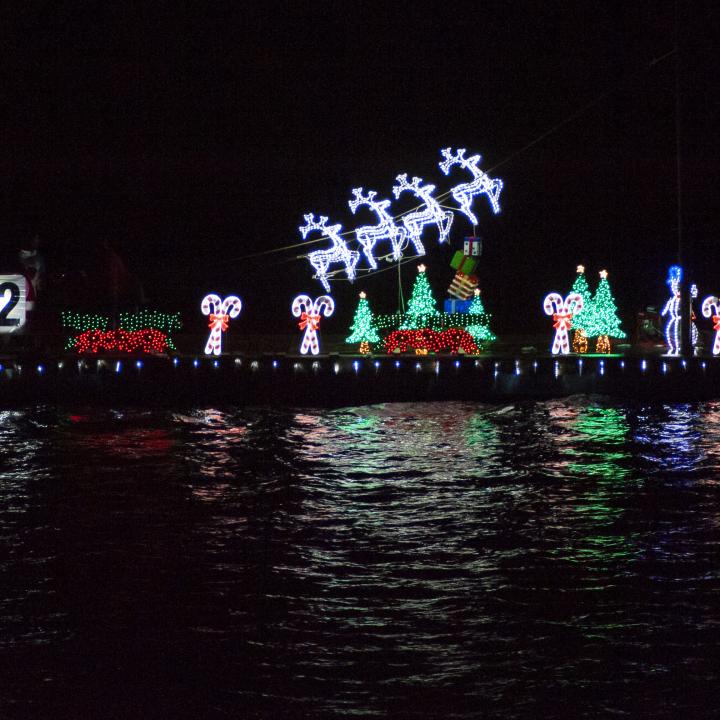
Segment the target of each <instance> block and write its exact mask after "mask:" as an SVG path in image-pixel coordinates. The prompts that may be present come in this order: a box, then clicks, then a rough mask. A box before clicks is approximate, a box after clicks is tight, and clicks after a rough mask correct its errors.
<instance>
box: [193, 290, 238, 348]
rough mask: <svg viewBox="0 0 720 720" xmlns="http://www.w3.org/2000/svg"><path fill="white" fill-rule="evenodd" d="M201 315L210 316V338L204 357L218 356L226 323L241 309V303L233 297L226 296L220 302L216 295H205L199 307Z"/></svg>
mask: <svg viewBox="0 0 720 720" xmlns="http://www.w3.org/2000/svg"><path fill="white" fill-rule="evenodd" d="M200 309H201V310H202V313H203V315H209V316H210V323H209V324H208V327H209V328H210V337H209V338H208V341H207V343H206V344H205V354H206V355H219V354H220V347H221V345H222V334H223V332H225V330H227V329H228V323H229V321H230V320H231V319H232V318H236V317H237V316H238V315H239V314H240V310H241V309H242V301H241V300H240V298H239V297H236V296H235V295H228V296H227V297H226V298H225V299H224V300H221V299H220V297H219V296H218V295H215V294H214V293H210V294H209V295H206V296H205V297H204V298H203V300H202V304H201V305H200Z"/></svg>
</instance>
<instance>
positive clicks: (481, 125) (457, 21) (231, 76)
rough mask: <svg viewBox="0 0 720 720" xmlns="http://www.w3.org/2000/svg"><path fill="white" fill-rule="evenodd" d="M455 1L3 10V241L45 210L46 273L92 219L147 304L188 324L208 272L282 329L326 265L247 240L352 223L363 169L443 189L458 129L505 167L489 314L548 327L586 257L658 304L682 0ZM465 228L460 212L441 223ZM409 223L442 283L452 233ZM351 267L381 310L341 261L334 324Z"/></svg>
mask: <svg viewBox="0 0 720 720" xmlns="http://www.w3.org/2000/svg"><path fill="white" fill-rule="evenodd" d="M451 10H452V9H451V8H447V7H445V6H437V8H436V12H427V11H426V12H425V13H422V12H420V10H419V9H416V8H413V9H412V10H408V9H406V8H384V9H382V10H372V9H369V8H356V7H355V6H353V7H352V8H351V9H348V7H347V6H342V7H341V6H338V5H332V4H330V5H320V4H317V5H313V6H312V7H307V8H303V9H296V8H293V7H291V6H290V5H288V6H283V5H282V4H275V5H273V6H271V7H269V8H268V7H265V6H264V7H252V6H251V7H249V8H242V10H237V9H234V10H227V9H226V8H225V9H224V8H222V7H220V6H213V7H212V9H210V10H207V9H206V8H203V9H202V10H201V9H199V8H198V9H195V11H194V12H189V11H186V12H185V13H184V14H182V13H173V14H171V13H169V12H162V11H156V10H150V9H148V8H141V9H140V10H138V11H137V12H136V13H134V14H131V13H129V12H128V11H127V10H125V9H123V8H118V7H115V8H102V10H98V11H97V13H98V14H92V15H91V14H90V13H85V14H82V13H80V12H78V11H75V12H73V11H67V10H63V9H58V8H56V7H54V6H50V5H45V4H41V5H37V6H33V7H31V8H23V9H22V10H20V11H18V10H17V9H15V10H14V11H13V12H10V11H9V10H7V9H6V11H5V15H6V17H4V18H3V21H4V22H3V28H4V29H3V31H2V32H3V35H4V36H5V37H4V40H5V44H6V46H8V47H9V52H8V57H9V70H10V72H9V73H8V76H9V82H8V84H7V86H6V91H7V97H5V98H4V102H3V105H4V111H5V113H6V118H7V120H6V123H5V133H4V148H5V151H4V152H3V153H2V159H3V163H2V167H3V172H2V183H3V186H2V208H3V210H2V217H3V223H4V230H5V236H6V241H7V242H6V243H5V246H6V247H5V250H6V253H7V252H8V251H10V252H12V251H14V249H15V247H16V243H17V242H19V241H20V240H21V239H22V238H23V237H26V236H28V235H31V234H33V233H35V232H39V233H40V234H41V236H42V237H43V241H44V251H45V253H46V255H47V258H48V265H49V271H50V272H53V271H57V270H59V269H60V268H61V267H62V266H63V265H72V264H73V263H75V264H78V263H79V262H80V260H79V258H81V257H82V255H83V253H84V251H85V250H86V248H87V247H88V244H93V243H99V242H100V241H101V240H103V239H108V240H109V241H110V242H111V244H113V245H114V247H115V248H116V249H117V250H118V252H119V253H120V254H121V256H122V257H123V258H124V259H125V261H126V262H127V264H128V265H129V266H130V268H131V269H133V270H134V271H135V272H136V273H137V274H138V275H139V276H140V278H141V279H142V281H143V284H144V286H145V290H146V294H147V295H148V299H149V305H150V306H154V307H164V308H167V309H179V310H182V311H183V315H184V319H185V323H186V327H188V328H193V327H194V326H195V324H197V326H198V327H201V326H202V325H203V324H204V318H203V316H202V315H201V314H200V313H199V311H197V308H198V306H199V301H200V298H201V297H202V295H203V294H204V293H205V292H208V291H220V292H234V293H236V294H238V295H240V296H241V297H242V298H243V302H244V310H243V313H242V315H241V317H240V318H239V319H238V326H237V327H238V330H237V331H238V332H242V331H243V330H245V331H247V332H258V331H261V330H262V329H263V328H267V329H268V331H274V332H285V331H288V332H289V331H291V330H292V328H293V326H294V319H293V318H292V316H291V315H290V311H289V307H290V301H291V299H292V297H293V296H294V295H295V294H297V293H300V292H309V293H311V294H321V293H322V292H323V291H322V286H321V285H320V284H319V283H318V282H317V281H315V280H312V279H311V275H312V272H311V270H312V269H311V268H310V266H309V264H308V263H307V261H306V260H293V258H294V256H295V255H297V254H299V251H292V250H289V251H284V252H278V253H273V254H269V255H266V256H261V257H254V258H247V257H245V256H248V255H253V254H255V253H259V252H263V251H266V250H273V249H275V248H279V247H284V246H286V245H290V244H293V243H297V242H300V241H301V239H302V238H301V237H300V234H299V233H298V232H297V228H298V226H299V225H301V224H302V223H303V214H304V213H307V212H315V213H316V214H324V215H328V216H329V218H330V220H331V222H339V223H341V224H342V225H343V230H349V229H352V228H354V227H356V226H357V225H358V224H362V223H366V222H371V221H372V216H371V215H370V214H362V215H361V214H360V213H365V212H366V211H364V210H362V211H360V212H359V213H358V216H357V217H354V216H353V215H352V214H351V213H350V211H349V209H348V206H347V201H348V200H349V199H350V197H351V190H352V188H353V187H357V186H360V185H362V186H363V187H364V188H366V189H368V188H371V189H375V190H377V191H378V192H379V193H380V194H381V195H383V196H384V197H391V195H390V190H391V187H392V184H393V181H394V178H395V176H396V175H397V174H398V173H401V172H408V173H410V174H415V175H419V176H420V177H422V178H424V179H425V180H426V181H428V182H433V183H434V184H436V186H437V188H438V189H437V194H439V193H441V192H444V191H445V190H448V189H449V188H450V187H451V186H452V185H453V184H455V183H457V182H458V181H460V180H461V179H462V178H463V175H462V173H461V172H459V171H457V170H456V171H454V172H453V174H452V175H451V176H450V178H446V177H444V176H443V175H442V173H441V172H440V170H439V168H438V166H437V163H438V162H439V161H440V159H441V157H440V149H441V148H443V147H447V146H452V147H466V148H468V152H469V153H470V152H472V153H479V154H481V155H482V156H483V160H482V163H481V167H482V168H483V169H484V170H486V171H490V170H491V169H492V168H495V167H496V166H497V169H495V170H493V171H492V173H491V174H493V175H494V176H497V177H500V178H502V180H503V181H504V184H505V188H504V190H503V193H502V195H501V205H502V213H501V214H500V215H498V216H493V215H492V213H491V212H490V210H489V207H488V205H487V203H486V202H485V201H484V200H483V199H482V198H479V199H477V200H476V202H475V204H474V208H475V209H476V211H477V214H478V217H479V219H480V234H481V235H482V236H483V237H484V239H485V244H484V255H483V257H482V259H481V263H480V267H479V271H478V274H479V277H480V282H481V287H482V289H483V294H484V298H485V302H486V307H487V309H488V310H489V311H490V312H491V313H492V315H493V328H494V329H495V330H496V332H499V333H518V332H523V331H524V330H525V329H527V331H528V332H541V331H542V330H543V329H545V328H546V326H547V318H545V317H544V315H543V313H542V307H541V299H542V297H543V296H544V294H545V293H547V292H549V291H551V290H558V291H562V292H567V291H568V290H569V288H570V286H571V285H572V282H573V280H574V276H575V266H576V265H577V264H578V263H583V264H585V265H586V267H587V273H588V279H589V280H590V282H591V285H594V284H595V279H596V278H597V275H596V273H597V271H599V270H600V269H602V268H607V269H608V271H609V273H610V277H609V279H610V282H611V285H612V288H613V292H614V294H615V297H616V298H617V301H618V305H619V307H620V314H621V317H622V318H623V321H624V326H625V329H626V330H627V331H630V332H631V331H632V330H633V327H634V315H635V313H636V312H637V311H638V310H641V309H643V308H644V307H646V306H648V305H654V306H656V307H657V306H659V305H661V304H662V302H663V299H664V297H665V285H664V280H665V276H666V273H667V267H668V265H670V264H672V263H674V262H675V261H676V255H677V207H676V202H677V192H676V190H677V177H676V148H675V128H676V126H675V74H674V72H675V71H674V63H675V58H674V55H672V54H670V55H668V53H672V50H673V44H674V33H675V23H674V10H675V7H674V3H659V4H658V3H649V2H648V3H635V4H632V5H631V6H626V5H619V6H618V7H616V8H615V7H611V6H602V7H595V6H594V5H591V4H589V3H588V4H585V3H580V4H576V5H575V6H573V7H570V8H566V7H564V6H563V5H562V4H559V3H558V4H555V5H546V6H544V7H543V9H542V11H538V10H537V9H536V7H535V6H534V4H530V3H527V4H516V5H512V6H508V5H506V4H500V3H497V4H488V5H485V6H484V7H483V8H482V9H480V8H475V10H474V11H472V13H470V14H465V15H463V16H462V17H457V16H452V15H450V14H449V12H450V11H451ZM683 10H684V12H683V14H682V17H681V19H680V20H681V22H680V24H679V32H680V49H681V56H680V59H681V97H680V101H681V103H680V104H681V124H680V128H681V139H682V154H681V159H682V184H683V196H682V198H683V219H682V223H683V236H684V239H685V245H686V250H687V258H688V262H687V263H686V269H687V270H688V273H689V276H690V277H692V279H694V280H695V281H696V282H697V283H698V284H699V286H700V291H701V293H706V294H707V293H717V292H718V290H719V289H720V288H719V287H718V286H717V285H716V283H717V281H716V279H715V277H714V269H713V268H711V263H710V262H708V261H707V260H708V257H707V256H706V253H707V252H708V251H709V250H710V249H711V248H712V247H713V245H712V241H713V238H714V236H715V235H716V234H717V230H718V220H719V219H720V218H718V213H717V209H716V208H717V203H716V202H713V201H714V198H713V197H712V195H711V193H713V191H714V189H715V187H716V186H717V184H718V180H720V171H719V164H718V159H717V158H718V155H717V152H715V149H716V143H717V140H716V134H715V130H716V124H717V115H718V92H717V87H716V80H715V78H714V77H713V76H712V71H713V64H712V61H713V58H714V54H713V41H714V39H715V37H716V31H717V25H718V16H719V15H720V11H718V10H717V9H716V8H714V7H710V6H708V7H704V6H702V5H693V6H692V7H691V8H688V9H683ZM352 11H354V14H353V12H352ZM658 58H664V59H662V60H660V61H659V62H656V63H655V64H652V62H653V60H657V59H658ZM599 97H602V98H603V99H602V100H600V101H599V102H597V103H595V104H591V103H593V101H595V100H596V99H597V98H599ZM589 104H591V105H590V106H589V107H587V109H586V110H585V111H584V112H582V113H579V114H578V115H577V117H575V118H574V119H570V118H573V116H574V115H575V114H576V113H578V112H579V111H580V110H581V109H583V108H585V107H586V106H588V105H589ZM568 120H569V121H568ZM565 121H567V122H565ZM564 122H565V124H563V125H562V127H561V128H560V129H558V130H557V131H555V132H553V133H551V134H549V135H548V136H547V137H545V138H544V139H542V140H540V141H539V142H537V143H536V144H534V145H533V146H532V147H530V148H528V149H527V150H525V151H523V152H518V151H519V150H521V149H522V148H524V147H525V146H527V145H528V144H529V143H532V142H533V141H535V140H537V139H538V138H540V137H541V136H543V134H544V133H546V132H547V131H548V130H549V129H551V128H553V127H555V126H557V125H558V124H560V123H564ZM408 206H409V203H407V204H402V202H398V203H394V204H393V206H392V210H393V212H395V213H397V212H398V211H400V210H402V209H404V208H406V207H408ZM470 233H471V227H470V225H469V223H468V222H467V221H466V220H465V219H464V218H463V216H462V215H461V214H459V213H457V214H456V219H455V227H454V228H453V233H452V235H451V240H452V245H453V247H454V248H456V247H457V245H458V244H459V243H460V242H461V240H462V237H463V236H464V235H468V234H470ZM423 241H424V243H425V246H426V249H427V255H426V256H425V257H424V258H423V260H422V262H424V263H425V264H427V266H428V274H429V277H430V280H431V283H432V285H433V290H434V292H435V296H436V298H437V299H438V300H441V299H442V298H443V297H444V295H445V289H446V288H447V285H448V284H449V282H450V279H451V276H452V271H451V269H450V267H449V264H448V263H449V259H450V255H451V250H450V249H449V248H448V247H447V246H444V247H441V246H439V245H438V243H437V242H436V240H435V237H434V236H433V235H432V233H431V232H429V231H428V232H427V234H426V237H424V239H423ZM4 254H5V253H4ZM418 262H421V261H420V260H419V261H418ZM415 265H416V263H408V265H407V266H405V269H404V271H403V277H404V290H405V294H406V296H407V295H409V293H410V290H411V287H412V279H413V276H414V274H415V270H414V268H415ZM713 283H715V284H713ZM361 289H364V290H366V291H367V293H368V295H369V299H370V301H371V305H372V307H373V309H374V310H375V311H376V312H389V311H391V310H393V309H394V306H395V304H396V298H397V284H396V281H395V274H394V273H393V272H392V271H389V272H385V273H381V274H378V275H373V276H370V277H368V278H366V279H363V278H359V280H358V281H356V283H355V285H350V284H349V283H347V282H344V281H343V282H338V283H335V284H334V285H333V290H332V294H333V296H334V297H335V299H336V303H337V313H336V316H335V317H334V318H333V319H332V320H331V321H329V322H328V325H327V330H326V331H327V332H333V333H341V332H343V331H344V329H345V328H346V327H347V326H348V323H349V322H350V320H351V318H352V314H353V312H354V309H355V306H356V299H357V293H358V292H359V291H360V290H361Z"/></svg>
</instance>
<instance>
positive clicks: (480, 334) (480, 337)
mask: <svg viewBox="0 0 720 720" xmlns="http://www.w3.org/2000/svg"><path fill="white" fill-rule="evenodd" d="M468 313H470V314H472V315H484V316H485V317H486V318H487V313H486V312H485V306H484V305H483V301H482V298H481V297H480V290H479V289H478V288H475V297H474V298H473V301H472V302H471V303H470V308H469V309H468ZM465 330H467V331H468V332H469V333H470V334H471V335H472V337H473V340H475V342H476V343H477V344H478V345H480V343H482V342H483V341H484V342H492V341H493V340H495V339H496V337H495V335H493V333H492V331H491V330H490V326H489V324H488V322H487V320H486V322H485V324H478V323H475V324H473V325H468V326H467V327H466V328H465Z"/></svg>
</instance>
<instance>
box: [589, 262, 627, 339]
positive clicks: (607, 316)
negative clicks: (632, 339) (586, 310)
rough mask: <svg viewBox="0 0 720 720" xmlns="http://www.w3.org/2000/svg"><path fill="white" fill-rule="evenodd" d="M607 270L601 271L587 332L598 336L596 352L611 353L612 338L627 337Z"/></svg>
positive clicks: (590, 335)
mask: <svg viewBox="0 0 720 720" xmlns="http://www.w3.org/2000/svg"><path fill="white" fill-rule="evenodd" d="M607 275H608V274H607V270H601V271H600V284H599V285H598V289H597V291H596V293H595V297H594V299H593V313H592V317H591V319H590V322H589V324H588V325H587V327H586V328H585V332H586V333H587V334H588V336H589V337H596V338H597V344H596V346H595V352H599V353H609V352H610V348H611V345H610V338H617V339H621V338H624V337H626V335H625V332H624V331H623V329H622V328H621V327H620V318H619V317H618V316H617V305H616V304H615V298H614V297H613V296H612V292H610V283H609V282H608V280H607Z"/></svg>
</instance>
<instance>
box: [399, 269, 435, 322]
mask: <svg viewBox="0 0 720 720" xmlns="http://www.w3.org/2000/svg"><path fill="white" fill-rule="evenodd" d="M437 314H438V310H437V307H436V304H435V298H434V297H433V294H432V288H431V287H430V283H429V282H428V279H427V276H426V275H425V266H424V265H418V275H417V278H416V279H415V286H414V287H413V291H412V295H411V296H410V302H409V303H408V309H407V312H406V313H405V317H404V320H403V322H402V325H400V330H419V329H420V328H424V327H427V324H428V320H429V318H430V316H432V315H437Z"/></svg>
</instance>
